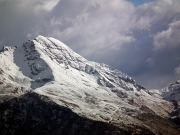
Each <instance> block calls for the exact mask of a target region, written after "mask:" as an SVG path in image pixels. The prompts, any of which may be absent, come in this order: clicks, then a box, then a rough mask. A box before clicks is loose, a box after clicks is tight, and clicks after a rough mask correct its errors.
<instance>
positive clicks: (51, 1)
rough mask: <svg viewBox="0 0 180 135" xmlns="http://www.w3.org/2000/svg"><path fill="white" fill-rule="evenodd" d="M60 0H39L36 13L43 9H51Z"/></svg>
mask: <svg viewBox="0 0 180 135" xmlns="http://www.w3.org/2000/svg"><path fill="white" fill-rule="evenodd" d="M59 1H60V0H38V4H37V5H36V7H35V9H34V11H35V12H36V13H38V12H42V11H51V10H52V9H53V8H54V7H55V6H56V5H57V3H58V2H59Z"/></svg>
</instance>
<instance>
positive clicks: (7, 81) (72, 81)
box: [0, 35, 173, 128]
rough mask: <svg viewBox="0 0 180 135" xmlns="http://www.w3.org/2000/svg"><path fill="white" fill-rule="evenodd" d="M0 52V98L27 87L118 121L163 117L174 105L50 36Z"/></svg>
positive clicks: (98, 117) (126, 122)
mask: <svg viewBox="0 0 180 135" xmlns="http://www.w3.org/2000/svg"><path fill="white" fill-rule="evenodd" d="M0 57H1V59H0V97H1V98H0V99H1V100H0V102H4V101H7V100H9V99H11V98H12V97H18V96H20V95H23V94H24V93H28V92H29V91H31V92H33V93H36V94H38V95H42V96H45V97H48V98H49V99H50V100H52V101H53V102H55V103H57V104H58V105H61V106H64V107H67V108H69V109H71V110H72V111H73V112H75V113H77V114H78V115H80V116H82V117H86V118H89V119H93V120H97V121H104V122H107V123H113V124H114V125H116V126H117V125H118V126H119V125H121V126H124V125H126V126H127V125H133V124H134V123H137V125H138V126H140V127H142V126H143V121H141V120H138V119H137V118H138V117H139V116H140V115H142V114H143V113H145V114H146V113H147V112H148V113H149V111H150V112H151V113H152V112H153V113H152V115H157V116H158V117H163V118H166V117H169V113H170V112H171V111H172V110H173V104H172V103H170V102H167V101H164V100H162V99H159V98H156V97H153V96H151V95H150V94H149V93H148V92H147V91H146V90H145V88H144V87H142V86H140V85H138V84H137V83H136V81H135V80H134V79H132V78H131V77H130V76H128V75H127V74H124V73H122V72H121V71H119V70H117V69H114V68H112V67H110V66H108V65H106V64H100V63H97V62H92V61H88V60H87V59H85V58H83V57H82V56H80V55H79V54H77V53H75V52H74V51H73V50H72V49H70V48H69V47H68V46H66V45H65V44H64V43H62V42H60V41H58V40H56V39H54V38H51V37H43V36H40V35H39V36H38V37H37V38H35V39H33V40H28V41H27V42H25V43H24V44H23V45H22V46H18V47H4V49H3V50H2V51H1V53H0ZM162 105H163V106H162ZM117 117H118V118H117ZM122 123H123V124H122ZM147 128H148V126H147Z"/></svg>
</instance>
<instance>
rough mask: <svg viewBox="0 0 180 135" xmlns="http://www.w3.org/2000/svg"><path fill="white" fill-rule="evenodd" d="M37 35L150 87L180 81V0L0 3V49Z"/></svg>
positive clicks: (16, 0) (4, 0)
mask: <svg viewBox="0 0 180 135" xmlns="http://www.w3.org/2000/svg"><path fill="white" fill-rule="evenodd" d="M37 35H43V36H50V37H54V38H57V39H59V40H61V41H62V42H64V43H65V44H67V45H68V46H69V47H71V48H72V49H73V50H74V51H75V52H77V53H79V54H80V55H82V56H83V57H85V58H87V59H89V60H93V61H97V62H101V63H106V64H108V65H110V66H112V67H115V68H117V69H119V70H120V71H122V72H124V73H126V74H128V75H130V76H131V77H133V78H134V79H135V80H136V81H137V82H138V83H139V84H141V85H143V86H145V87H146V88H148V89H151V88H162V87H166V86H168V85H169V84H170V83H173V82H175V80H177V79H180V0H0V48H2V46H4V45H10V46H14V45H22V43H23V42H25V41H26V40H28V39H33V38H35V37H36V36H37Z"/></svg>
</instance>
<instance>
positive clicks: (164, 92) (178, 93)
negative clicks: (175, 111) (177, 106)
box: [149, 80, 180, 102]
mask: <svg viewBox="0 0 180 135" xmlns="http://www.w3.org/2000/svg"><path fill="white" fill-rule="evenodd" d="M149 92H150V94H151V95H153V96H155V97H159V98H163V99H165V100H168V101H177V102H180V80H177V81H176V82H175V83H174V84H170V85H169V86H168V87H166V88H163V89H152V90H149Z"/></svg>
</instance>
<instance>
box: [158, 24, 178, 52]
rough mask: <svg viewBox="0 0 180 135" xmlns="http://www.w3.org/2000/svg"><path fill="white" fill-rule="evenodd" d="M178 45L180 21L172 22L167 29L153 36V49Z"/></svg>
mask: <svg viewBox="0 0 180 135" xmlns="http://www.w3.org/2000/svg"><path fill="white" fill-rule="evenodd" d="M177 46H180V21H176V22H173V23H171V24H170V25H169V28H168V29H167V30H164V31H162V32H160V33H158V34H156V35H155V36H154V50H160V49H164V48H165V47H168V48H175V47H177Z"/></svg>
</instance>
